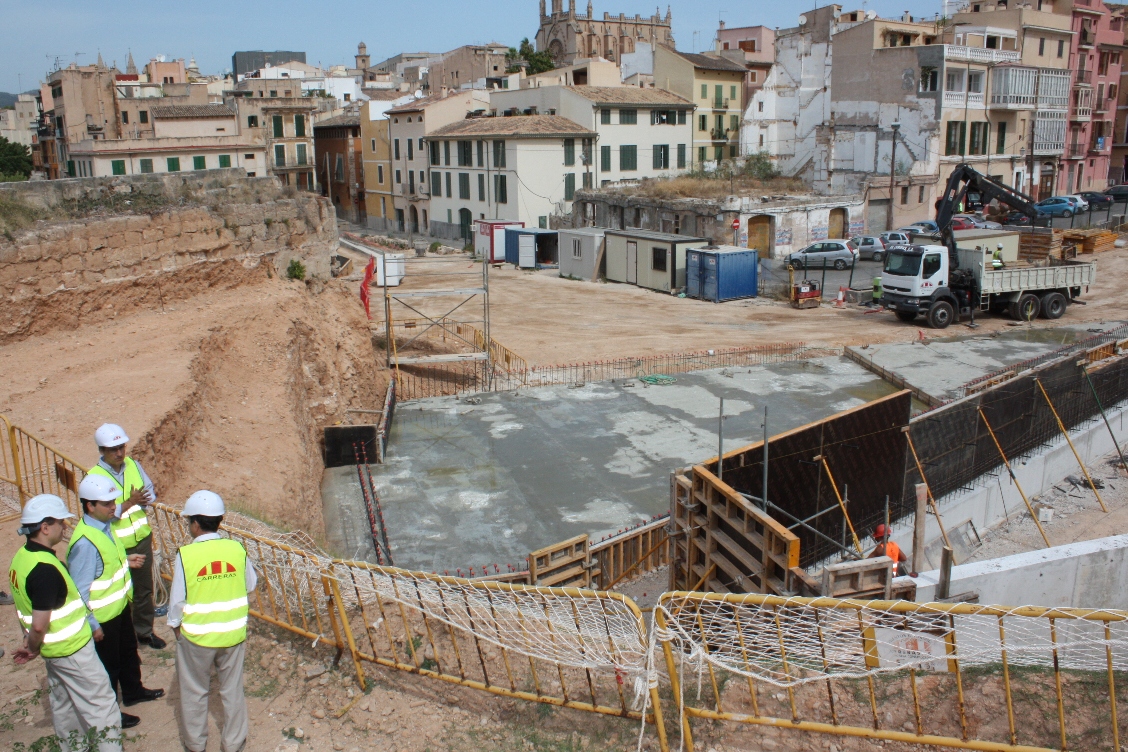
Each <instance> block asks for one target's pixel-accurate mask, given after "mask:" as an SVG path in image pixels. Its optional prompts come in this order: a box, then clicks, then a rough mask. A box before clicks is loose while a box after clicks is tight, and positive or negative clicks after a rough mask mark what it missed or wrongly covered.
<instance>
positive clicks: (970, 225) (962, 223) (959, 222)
mask: <svg viewBox="0 0 1128 752" xmlns="http://www.w3.org/2000/svg"><path fill="white" fill-rule="evenodd" d="M949 226H950V227H951V228H952V229H953V230H974V229H975V223H974V222H972V221H971V220H970V219H968V218H967V217H964V216H960V215H958V214H957V215H956V216H954V217H952V223H951V225H949Z"/></svg>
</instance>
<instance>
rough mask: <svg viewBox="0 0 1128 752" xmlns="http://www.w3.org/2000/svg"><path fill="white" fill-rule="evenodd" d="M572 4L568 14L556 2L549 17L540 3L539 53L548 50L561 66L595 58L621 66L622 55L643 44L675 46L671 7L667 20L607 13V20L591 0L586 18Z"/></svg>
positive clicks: (561, 1) (658, 16)
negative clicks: (600, 15) (601, 16)
mask: <svg viewBox="0 0 1128 752" xmlns="http://www.w3.org/2000/svg"><path fill="white" fill-rule="evenodd" d="M568 2H569V5H568V10H567V11H565V10H564V0H552V14H551V15H549V14H548V13H546V12H545V0H540V29H539V30H538V31H537V40H536V41H537V51H538V52H541V51H544V50H548V51H549V52H550V53H551V54H552V59H553V60H555V61H556V65H557V66H563V65H571V64H572V63H573V62H575V61H576V60H579V59H584V58H594V57H602V58H606V59H607V60H611V61H613V62H616V63H617V62H619V56H620V55H623V54H627V53H631V52H634V51H635V45H636V44H638V43H639V42H645V43H647V44H650V45H659V44H665V45H668V46H670V47H673V46H674V35H673V32H672V31H671V28H670V19H671V14H670V9H669V7H667V8H666V16H665V18H663V17H662V15H661V13H660V12H656V13H655V14H654V15H652V16H650V17H649V18H643V17H642V16H640V15H638V14H635V15H634V16H633V17H628V16H627V15H626V14H623V13H620V14H619V15H617V16H612V15H611V14H610V13H604V14H603V18H596V17H595V13H594V12H593V11H592V7H591V0H588V4H587V13H583V14H581V13H577V12H576V0H568Z"/></svg>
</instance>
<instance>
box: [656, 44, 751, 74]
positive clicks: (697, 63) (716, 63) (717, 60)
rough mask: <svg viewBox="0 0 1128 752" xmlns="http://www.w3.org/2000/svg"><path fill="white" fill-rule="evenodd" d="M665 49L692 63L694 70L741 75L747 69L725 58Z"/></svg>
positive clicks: (669, 48)
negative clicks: (700, 69)
mask: <svg viewBox="0 0 1128 752" xmlns="http://www.w3.org/2000/svg"><path fill="white" fill-rule="evenodd" d="M666 49H667V50H669V51H670V52H672V53H674V54H675V55H678V56H679V57H681V58H684V59H685V60H688V61H689V62H691V63H693V65H694V67H696V68H702V69H704V70H715V71H732V72H733V73H743V72H744V71H746V70H747V68H745V67H744V66H743V65H741V64H739V63H734V62H733V61H731V60H728V59H727V58H723V57H709V56H708V55H698V54H696V53H694V52H681V51H679V50H675V49H673V48H671V47H667V48H666Z"/></svg>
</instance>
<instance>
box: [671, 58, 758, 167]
mask: <svg viewBox="0 0 1128 752" xmlns="http://www.w3.org/2000/svg"><path fill="white" fill-rule="evenodd" d="M747 75H748V70H747V69H746V68H745V67H744V66H743V65H740V64H739V63H735V62H733V61H731V60H728V59H727V58H723V57H712V56H710V55H696V54H693V53H689V52H678V51H677V50H675V49H673V48H671V47H666V46H664V45H658V46H657V47H655V48H654V85H655V86H656V87H657V88H659V89H665V90H666V91H672V92H673V93H674V94H677V95H679V96H682V97H685V98H686V99H688V100H689V101H691V102H693V103H694V104H696V105H697V111H696V112H695V113H694V123H693V148H692V149H691V153H692V155H693V156H692V160H693V163H694V166H697V165H700V164H701V163H702V162H712V161H719V160H722V159H732V158H733V157H737V156H740V122H741V119H742V115H743V112H744V107H743V104H744V103H743V101H742V100H743V96H744V83H745V76H747Z"/></svg>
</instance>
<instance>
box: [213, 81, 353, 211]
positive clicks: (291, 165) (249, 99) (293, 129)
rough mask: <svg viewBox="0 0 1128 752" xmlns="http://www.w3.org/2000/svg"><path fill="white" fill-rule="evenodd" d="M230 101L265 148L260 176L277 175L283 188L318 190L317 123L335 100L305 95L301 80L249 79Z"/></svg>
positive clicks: (243, 124) (245, 127)
mask: <svg viewBox="0 0 1128 752" xmlns="http://www.w3.org/2000/svg"><path fill="white" fill-rule="evenodd" d="M226 99H227V101H229V102H232V103H234V105H235V107H236V110H237V111H238V113H239V118H240V119H239V125H240V128H241V130H242V131H243V132H245V133H248V134H250V135H251V137H252V138H253V139H254V140H255V142H256V143H261V144H262V145H263V147H264V149H265V153H266V159H265V160H263V161H264V164H262V165H261V168H260V169H259V170H258V174H260V175H274V176H275V177H277V178H278V179H279V180H280V181H281V182H282V185H293V186H295V187H297V188H298V189H300V190H308V191H313V190H317V178H316V173H315V171H314V151H313V122H314V120H315V119H316V117H317V115H318V114H320V113H321V112H322V108H323V107H324V108H326V109H329V108H331V107H332V106H333V102H334V100H328V99H325V100H323V99H321V98H318V97H309V96H304V95H303V92H302V90H301V85H300V82H299V81H289V80H273V79H258V78H245V79H243V80H242V81H240V82H239V83H238V84H236V86H235V90H234V91H232V92H229V94H228V95H227V97H226Z"/></svg>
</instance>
